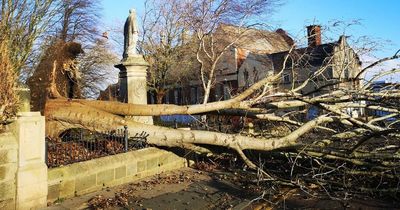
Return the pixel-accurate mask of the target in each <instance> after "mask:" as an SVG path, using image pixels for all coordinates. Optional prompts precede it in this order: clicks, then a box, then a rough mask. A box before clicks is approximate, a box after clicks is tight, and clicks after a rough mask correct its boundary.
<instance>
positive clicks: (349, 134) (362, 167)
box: [44, 54, 400, 195]
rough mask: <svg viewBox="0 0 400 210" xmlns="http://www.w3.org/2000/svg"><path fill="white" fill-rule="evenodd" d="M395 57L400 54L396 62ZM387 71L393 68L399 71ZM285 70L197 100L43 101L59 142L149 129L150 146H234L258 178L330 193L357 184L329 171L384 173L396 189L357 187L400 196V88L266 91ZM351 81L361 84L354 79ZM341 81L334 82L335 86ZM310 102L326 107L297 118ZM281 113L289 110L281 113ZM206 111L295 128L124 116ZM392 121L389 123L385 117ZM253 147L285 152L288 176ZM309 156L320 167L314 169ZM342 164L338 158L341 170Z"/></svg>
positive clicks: (199, 150) (202, 148)
mask: <svg viewBox="0 0 400 210" xmlns="http://www.w3.org/2000/svg"><path fill="white" fill-rule="evenodd" d="M398 57H399V56H398V55H397V54H396V56H394V57H392V58H391V59H396V58H398ZM383 60H386V58H385V59H383ZM378 62H379V61H378ZM370 67H371V66H369V67H367V68H370ZM283 69H284V68H283ZM324 70H325V69H324ZM324 70H321V71H320V72H319V73H316V75H314V77H317V76H318V74H322V73H323V72H324ZM362 71H366V69H363V70H362ZM390 71H391V72H392V73H393V72H397V71H398V70H390ZM282 72H283V70H282V71H280V72H278V73H277V74H275V75H273V76H269V77H267V78H265V79H263V80H260V81H259V82H257V83H255V84H254V85H252V86H251V87H249V88H248V89H247V90H245V91H243V92H242V93H240V94H239V95H237V96H236V97H234V98H232V99H230V100H226V101H219V102H211V103H207V104H200V105H186V106H178V105H167V104H161V105H160V104H156V105H139V104H125V103H120V102H115V101H95V100H84V99H66V98H63V97H57V98H54V97H53V98H52V99H49V100H47V101H46V106H45V109H44V114H45V116H46V121H47V122H46V134H47V135H48V137H50V138H53V139H57V138H58V137H59V136H60V134H62V133H63V132H65V131H67V130H69V129H73V128H84V129H88V130H92V131H108V130H113V129H117V128H120V127H123V126H128V128H129V133H130V134H131V135H132V136H134V135H136V134H138V133H142V132H146V133H147V135H148V137H147V143H148V144H151V145H154V146H162V147H180V148H185V149H188V150H193V151H195V152H197V153H208V154H209V153H213V151H212V150H210V149H209V146H210V145H211V146H219V147H224V148H228V149H230V150H232V151H235V152H236V154H237V155H238V156H240V157H241V158H242V160H243V162H244V163H245V164H246V165H247V166H249V167H250V168H252V169H255V170H256V171H260V172H262V173H261V174H262V177H263V178H261V180H275V181H277V182H279V183H286V184H290V185H293V186H298V187H301V188H302V187H307V184H306V183H313V184H318V185H319V186H321V189H324V190H326V187H327V186H330V187H332V188H336V189H342V188H346V189H347V188H348V187H349V186H352V184H354V183H353V182H350V181H349V183H347V184H343V183H340V181H329V180H330V178H329V176H333V177H336V176H339V175H337V174H340V176H343V177H345V176H350V175H351V176H353V177H356V178H354V179H355V180H358V181H357V182H361V181H360V180H362V179H361V178H360V177H366V176H368V177H372V179H371V180H376V179H378V177H385V179H387V180H388V181H386V182H385V183H386V184H382V185H379V186H385V187H386V188H388V189H393V190H388V189H383V188H381V187H378V188H376V189H375V190H374V189H373V187H371V186H375V185H376V182H372V181H371V182H368V183H364V182H362V183H364V184H365V185H363V187H362V188H360V189H357V190H356V191H357V192H363V193H365V192H375V191H378V192H380V193H382V192H384V191H386V192H387V193H392V194H393V193H394V194H395V195H396V194H397V193H398V190H395V189H394V188H393V186H394V184H395V180H399V179H400V176H399V174H398V172H396V168H398V167H399V166H400V164H399V162H400V161H399V160H400V153H399V151H400V143H399V140H400V137H399V135H398V131H399V122H400V121H399V118H398V115H399V114H400V110H399V106H398V103H397V102H396V101H398V100H399V98H400V90H399V89H398V88H397V89H396V88H386V89H381V90H378V91H377V90H374V89H372V88H367V87H365V86H362V85H360V86H358V87H357V88H354V89H337V90H335V91H332V92H330V93H327V94H321V95H317V96H314V97H311V96H307V95H306V94H301V92H300V90H301V89H302V88H301V87H304V86H306V84H300V85H299V86H297V87H296V88H293V89H292V90H288V91H285V92H280V93H275V94H269V92H268V91H267V90H268V87H271V85H272V84H274V83H275V82H276V81H277V80H279V79H280V78H281V76H282ZM381 74H386V73H381ZM352 80H353V81H357V78H353V79H352ZM309 82H312V79H310V80H306V81H304V83H309ZM346 82H348V81H346ZM337 84H338V83H332V85H337ZM299 87H300V88H299ZM54 95H55V94H52V96H54ZM310 106H315V107H318V108H319V109H320V110H321V111H320V114H319V116H318V117H316V118H314V119H313V120H310V121H307V120H304V119H303V120H300V119H299V117H298V115H299V114H300V115H301V114H302V113H304V111H305V109H307V108H308V107H310ZM355 109H358V110H360V109H362V110H364V112H367V111H385V112H387V113H388V114H387V115H384V116H376V115H370V116H368V115H367V116H365V117H364V116H363V117H358V116H352V113H351V112H350V113H349V111H348V110H351V111H352V110H355ZM282 110H286V112H284V114H278V113H279V112H280V111H282ZM205 113H212V114H216V115H240V116H245V117H248V118H254V119H257V120H261V121H268V122H279V123H283V124H288V125H291V126H292V127H291V129H292V131H291V132H289V133H287V134H285V135H280V136H272V137H271V136H265V135H256V136H254V135H241V134H237V133H221V132H211V131H205V130H180V129H173V128H167V127H161V126H154V125H147V124H142V123H138V122H135V121H133V120H130V119H129V118H126V117H125V116H161V115H173V114H185V115H197V114H205ZM389 118H390V119H391V120H390V121H388V119H389ZM383 139H386V141H383ZM251 151H263V152H270V154H271V155H273V154H280V155H284V156H287V157H290V158H289V159H288V160H289V161H288V162H284V163H281V165H285V164H286V165H287V164H291V166H290V167H291V172H290V173H288V172H287V170H286V169H285V170H284V169H282V171H279V172H273V171H269V167H266V166H263V164H262V162H260V161H257V160H256V159H254V158H253V157H251V156H252V152H251ZM249 157H250V158H249ZM309 161H311V162H312V163H314V164H316V165H317V166H309ZM338 163H340V165H339V168H337V167H338ZM297 166H298V167H300V168H303V169H304V168H306V169H307V171H308V172H307V173H305V175H304V176H305V177H303V178H301V177H299V176H298V174H297V175H295V174H296V173H299V172H296V171H297V169H295V168H296V167H297ZM271 167H272V166H271ZM276 167H282V166H279V165H278V166H276ZM285 171H286V172H285ZM283 172H284V173H283ZM311 172H312V173H314V175H313V176H309V174H310V173H311ZM333 174H335V175H333ZM331 178H332V177H331ZM338 179H339V180H340V179H342V178H338ZM335 180H336V178H335Z"/></svg>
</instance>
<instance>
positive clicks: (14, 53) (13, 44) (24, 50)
mask: <svg viewBox="0 0 400 210" xmlns="http://www.w3.org/2000/svg"><path fill="white" fill-rule="evenodd" d="M53 6H54V4H53V1H51V0H39V1H30V0H16V1H7V0H2V1H0V8H1V12H0V43H1V44H0V60H1V61H0V63H1V64H0V65H1V68H0V71H1V73H0V74H1V75H0V83H1V88H0V89H1V93H0V104H1V105H0V124H3V123H4V122H6V121H7V120H8V119H10V118H11V117H13V116H14V114H15V112H16V106H17V93H16V90H15V88H16V87H17V80H18V76H19V73H20V72H21V70H22V69H23V67H24V66H25V64H26V62H27V60H28V58H29V55H30V54H31V51H32V48H33V45H34V43H35V41H36V40H37V39H38V37H40V36H41V35H42V34H43V33H44V32H45V31H46V30H47V27H48V25H49V23H50V20H51V17H52V15H54V8H53Z"/></svg>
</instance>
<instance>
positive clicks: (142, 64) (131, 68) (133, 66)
mask: <svg viewBox="0 0 400 210" xmlns="http://www.w3.org/2000/svg"><path fill="white" fill-rule="evenodd" d="M115 67H116V68H118V69H119V70H120V72H119V85H120V88H119V96H118V100H119V101H120V102H124V103H131V104H147V85H146V84H147V68H148V67H149V64H148V63H147V62H146V61H145V60H144V59H143V56H142V55H134V56H129V57H128V58H124V59H123V60H122V61H121V63H120V64H118V65H115ZM129 118H130V119H133V120H135V121H137V122H141V123H146V124H153V117H152V116H130V117H129Z"/></svg>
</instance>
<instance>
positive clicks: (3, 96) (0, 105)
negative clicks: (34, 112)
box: [0, 38, 18, 129]
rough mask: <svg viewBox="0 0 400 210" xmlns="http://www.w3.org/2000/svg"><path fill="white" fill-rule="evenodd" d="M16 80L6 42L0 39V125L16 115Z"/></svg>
mask: <svg viewBox="0 0 400 210" xmlns="http://www.w3.org/2000/svg"><path fill="white" fill-rule="evenodd" d="M0 39H1V38H0ZM16 78H17V76H16V73H15V71H14V69H13V65H12V63H11V61H10V57H9V48H8V42H7V40H4V39H2V40H1V41H0V125H3V124H5V123H7V122H8V121H9V120H10V119H11V118H12V117H14V116H15V114H16V110H17V103H18V97H17V93H16V90H15V87H16ZM0 129H1V127H0Z"/></svg>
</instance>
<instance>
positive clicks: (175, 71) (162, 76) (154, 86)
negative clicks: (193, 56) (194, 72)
mask: <svg viewBox="0 0 400 210" xmlns="http://www.w3.org/2000/svg"><path fill="white" fill-rule="evenodd" d="M145 5H146V7H145V8H146V9H145V14H144V16H143V17H142V40H141V42H140V43H141V44H140V47H139V51H140V52H141V53H142V54H144V55H145V59H146V60H147V61H148V62H149V64H150V68H149V77H148V78H149V80H148V87H150V91H151V92H154V93H155V96H156V102H157V103H158V104H161V103H162V99H163V97H164V96H165V95H166V94H167V93H168V90H170V89H173V88H175V87H177V86H179V85H180V84H182V83H184V82H185V81H188V77H190V76H191V75H190V70H191V69H190V63H191V61H190V59H188V58H187V55H188V54H190V52H189V51H190V46H189V45H190V43H189V42H188V40H185V37H186V36H187V29H186V28H185V25H184V22H183V15H182V10H183V9H184V8H183V5H182V3H181V2H180V1H177V0H163V1H155V0H151V1H150V0H149V1H146V3H145Z"/></svg>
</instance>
